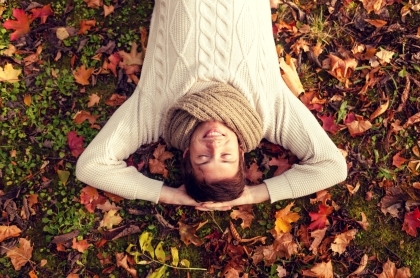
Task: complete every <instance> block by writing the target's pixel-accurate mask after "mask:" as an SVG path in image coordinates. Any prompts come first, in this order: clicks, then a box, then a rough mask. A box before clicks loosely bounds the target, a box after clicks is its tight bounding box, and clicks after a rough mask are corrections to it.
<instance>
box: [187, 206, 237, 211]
mask: <svg viewBox="0 0 420 278" xmlns="http://www.w3.org/2000/svg"><path fill="white" fill-rule="evenodd" d="M195 209H196V210H200V211H214V210H220V211H226V210H231V209H232V207H231V206H219V207H214V208H207V207H203V206H197V207H195Z"/></svg>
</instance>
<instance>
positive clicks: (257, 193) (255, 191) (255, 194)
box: [247, 183, 270, 204]
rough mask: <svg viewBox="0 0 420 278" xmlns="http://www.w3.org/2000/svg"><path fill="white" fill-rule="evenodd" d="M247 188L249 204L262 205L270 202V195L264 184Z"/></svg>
mask: <svg viewBox="0 0 420 278" xmlns="http://www.w3.org/2000/svg"><path fill="white" fill-rule="evenodd" d="M247 187H248V191H249V192H248V194H249V198H250V203H251V204H257V203H262V202H265V201H268V200H270V193H269V192H268V188H267V185H266V184H265V183H261V184H258V185H251V186H247Z"/></svg>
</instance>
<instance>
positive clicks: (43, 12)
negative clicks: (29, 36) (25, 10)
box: [30, 3, 54, 24]
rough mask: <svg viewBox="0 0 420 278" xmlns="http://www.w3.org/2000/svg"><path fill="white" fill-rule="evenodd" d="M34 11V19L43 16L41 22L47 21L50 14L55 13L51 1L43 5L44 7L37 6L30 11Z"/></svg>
mask: <svg viewBox="0 0 420 278" xmlns="http://www.w3.org/2000/svg"><path fill="white" fill-rule="evenodd" d="M30 12H31V13H32V18H31V19H32V20H35V19H37V18H41V24H44V23H45V22H47V19H48V17H49V16H50V15H53V14H54V12H53V10H52V9H51V3H50V4H48V5H45V6H43V7H42V8H35V9H32V10H31V11H30Z"/></svg>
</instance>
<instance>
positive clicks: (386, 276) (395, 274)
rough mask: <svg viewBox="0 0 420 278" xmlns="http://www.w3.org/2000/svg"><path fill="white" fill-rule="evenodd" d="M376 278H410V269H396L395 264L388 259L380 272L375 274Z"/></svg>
mask: <svg viewBox="0 0 420 278" xmlns="http://www.w3.org/2000/svg"><path fill="white" fill-rule="evenodd" d="M376 277H377V278H408V277H411V273H410V269H409V268H408V267H401V268H399V269H397V268H396V267H395V263H393V262H391V261H390V260H389V258H388V260H387V261H386V263H384V264H383V266H382V272H381V273H380V274H376Z"/></svg>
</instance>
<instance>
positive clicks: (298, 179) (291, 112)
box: [264, 80, 347, 202]
mask: <svg viewBox="0 0 420 278" xmlns="http://www.w3.org/2000/svg"><path fill="white" fill-rule="evenodd" d="M280 81H281V82H280V83H281V85H282V86H281V87H282V89H281V92H278V94H279V95H278V98H277V103H276V104H275V110H274V115H275V116H274V122H273V126H272V127H271V128H269V132H268V133H267V134H268V136H267V137H266V138H267V139H268V140H269V141H271V142H274V143H277V144H280V145H281V146H283V147H285V148H286V149H288V150H290V151H291V152H292V153H293V154H295V155H296V156H297V157H298V158H299V159H300V163H299V164H295V165H293V166H292V168H291V169H289V170H288V171H286V172H284V173H283V174H281V175H280V176H277V177H273V178H270V179H267V180H265V181H264V182H265V183H266V185H267V188H268V191H269V194H270V200H271V202H276V201H278V200H282V199H288V198H297V197H301V196H305V195H308V194H312V193H315V192H317V191H319V190H322V189H325V188H328V187H331V186H333V185H335V184H337V183H339V182H342V181H343V180H345V179H346V176H347V165H346V161H345V159H344V157H343V156H342V154H341V153H340V151H339V150H338V148H337V147H336V146H335V144H334V143H333V142H332V140H331V139H330V138H329V136H328V135H327V133H326V132H325V131H324V130H323V129H322V127H321V126H320V124H319V123H318V121H317V120H316V119H315V117H314V116H313V115H312V113H311V112H310V111H309V109H307V108H306V107H305V106H304V105H303V104H302V102H301V101H300V100H299V99H298V98H296V97H295V96H294V95H293V94H292V93H291V92H290V90H289V89H288V88H287V86H286V85H285V84H284V82H283V80H280Z"/></svg>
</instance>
